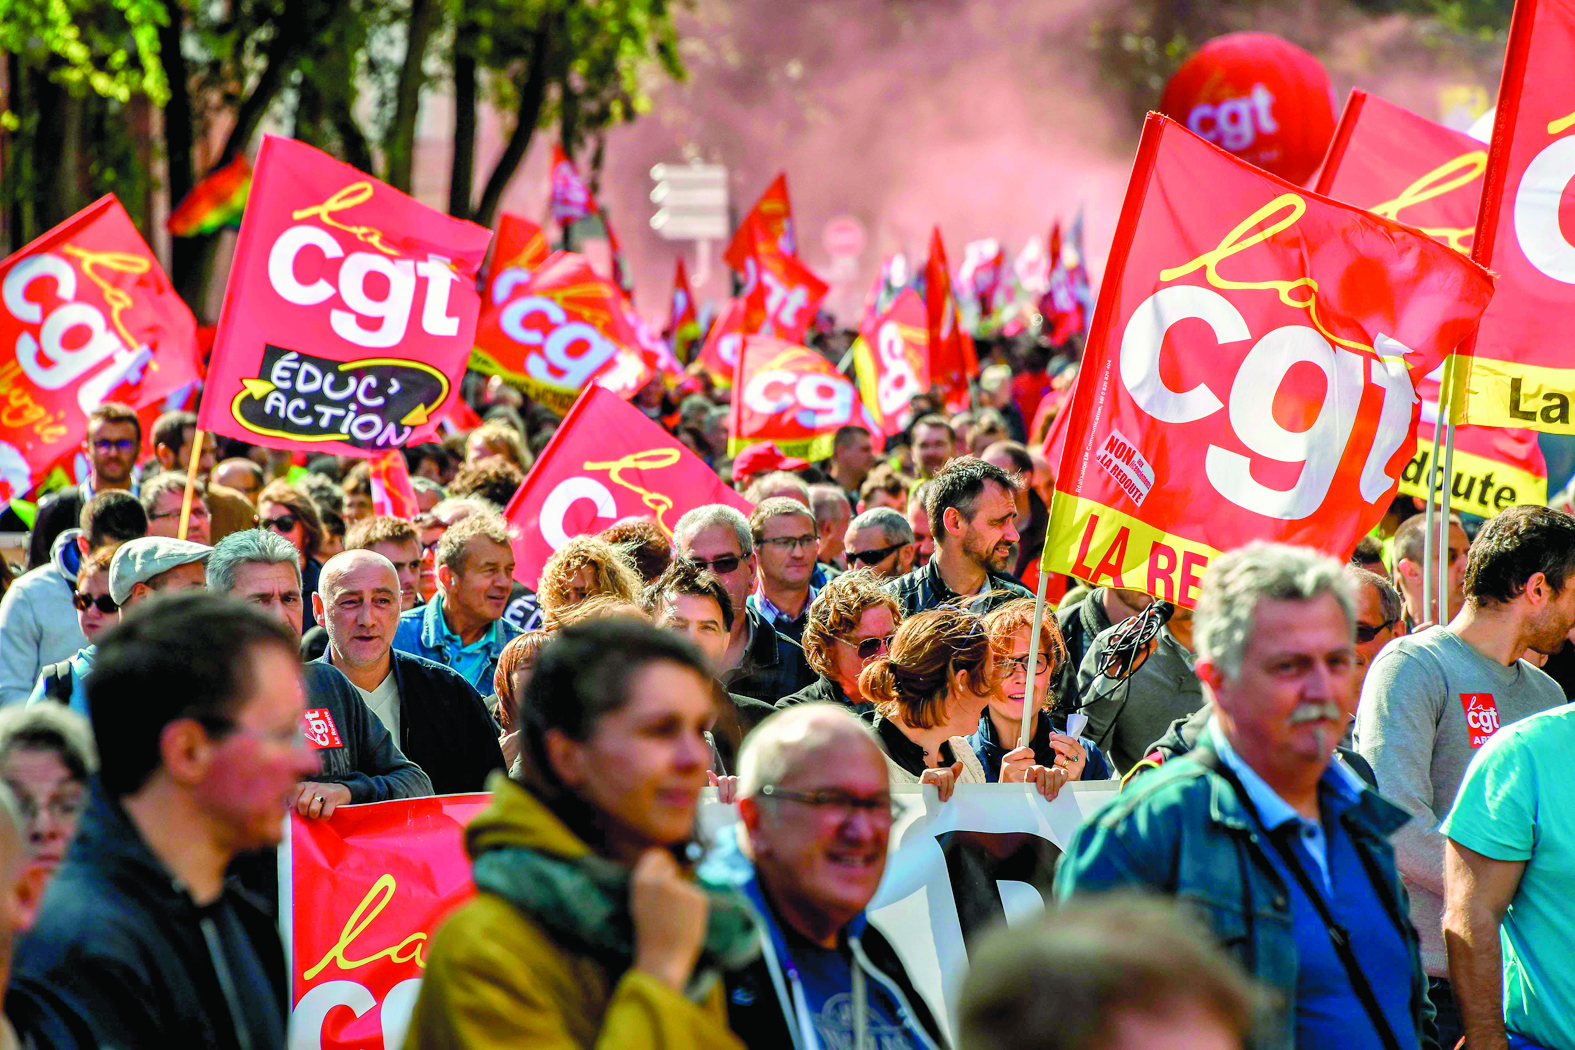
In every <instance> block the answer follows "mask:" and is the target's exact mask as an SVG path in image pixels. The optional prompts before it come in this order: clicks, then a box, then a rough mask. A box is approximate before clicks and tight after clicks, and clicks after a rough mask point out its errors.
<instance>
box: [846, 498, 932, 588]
mask: <svg viewBox="0 0 1575 1050" xmlns="http://www.w3.org/2000/svg"><path fill="white" fill-rule="evenodd" d="M843 546H844V552H845V553H846V554H847V556H848V568H849V569H868V570H870V572H872V573H874V574H875V577H876V578H877V579H880V580H895V579H896V578H897V577H899V576H902V575H905V574H907V573H909V572H912V571H913V552H914V546H915V544H914V539H913V526H912V525H909V524H908V519H907V518H905V517H903V516H902V514H901V513H899V512H898V511H895V510H892V509H891V508H890V507H876V508H874V509H873V510H867V511H865V512H864V513H863V514H860V515H859V516H858V517H856V518H854V519H853V521H852V523H850V524H849V525H848V535H847V539H846V541H845V542H844V545H843Z"/></svg>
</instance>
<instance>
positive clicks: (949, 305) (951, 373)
mask: <svg viewBox="0 0 1575 1050" xmlns="http://www.w3.org/2000/svg"><path fill="white" fill-rule="evenodd" d="M924 300H925V311H926V313H927V314H928V316H929V329H930V382H931V383H932V384H935V385H938V386H939V387H940V388H941V393H942V395H943V396H944V397H945V400H946V408H947V411H950V412H961V411H962V410H963V409H965V408H967V407H968V404H969V397H968V378H969V377H970V376H975V375H978V374H979V358H978V355H977V354H975V353H974V349H973V338H972V337H971V336H969V334H968V333H967V332H964V331H963V330H962V328H961V326H960V325H958V323H957V297H956V296H954V295H953V294H952V272H951V270H950V269H949V268H948V267H947V265H946V246H945V245H944V244H942V243H941V228H940V227H939V226H937V227H935V229H934V231H933V232H932V233H931V234H930V257H929V259H928V260H927V261H926V262H925V264H924Z"/></svg>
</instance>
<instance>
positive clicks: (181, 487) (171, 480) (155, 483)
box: [137, 470, 208, 518]
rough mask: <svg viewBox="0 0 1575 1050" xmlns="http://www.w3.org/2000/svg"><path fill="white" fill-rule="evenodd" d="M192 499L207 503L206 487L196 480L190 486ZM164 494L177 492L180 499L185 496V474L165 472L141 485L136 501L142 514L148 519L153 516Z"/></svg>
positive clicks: (182, 472)
mask: <svg viewBox="0 0 1575 1050" xmlns="http://www.w3.org/2000/svg"><path fill="white" fill-rule="evenodd" d="M191 491H192V497H193V498H194V499H200V500H202V501H203V503H204V504H206V503H207V501H208V486H207V484H206V483H205V482H204V481H203V480H202V479H201V478H198V479H197V481H196V483H195V484H193V485H192V489H191ZM166 492H178V493H180V494H181V496H182V497H184V496H185V494H186V474H185V472H184V471H179V470H166V471H164V472H163V473H161V474H158V475H156V476H154V477H152V478H150V479H148V480H147V481H144V482H143V483H142V487H141V488H140V489H138V490H137V500H138V502H140V503H141V504H142V512H143V513H144V514H146V515H148V517H150V518H151V517H152V516H153V508H154V507H156V506H158V502H159V497H160V496H162V495H164V493H166Z"/></svg>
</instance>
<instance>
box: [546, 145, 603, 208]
mask: <svg viewBox="0 0 1575 1050" xmlns="http://www.w3.org/2000/svg"><path fill="white" fill-rule="evenodd" d="M551 207H552V217H553V218H554V219H556V220H557V221H558V224H559V225H561V226H567V225H568V224H569V223H571V222H578V221H579V220H581V219H585V218H589V217H590V216H592V215H595V214H596V212H597V208H596V198H595V197H592V196H591V188H590V187H589V186H587V185H586V184H585V180H584V179H582V178H580V173H579V170H578V169H576V168H575V166H574V162H573V161H572V160H570V159H569V155H568V154H567V153H565V152H563V146H562V145H561V144H560V143H556V142H555V143H553V146H552V205H551Z"/></svg>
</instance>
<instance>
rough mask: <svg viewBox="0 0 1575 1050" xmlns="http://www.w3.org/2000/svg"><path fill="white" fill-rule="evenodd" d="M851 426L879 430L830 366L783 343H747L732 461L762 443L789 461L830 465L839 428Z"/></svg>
mask: <svg viewBox="0 0 1575 1050" xmlns="http://www.w3.org/2000/svg"><path fill="white" fill-rule="evenodd" d="M849 423H859V424H861V425H863V426H866V427H869V428H870V430H871V431H874V430H875V429H876V426H875V424H874V421H873V420H872V419H870V417H869V415H868V413H866V412H865V411H864V406H863V405H862V404H861V403H860V401H859V395H858V391H857V390H855V389H854V388H853V383H852V382H851V381H849V379H848V378H847V377H846V376H844V375H842V373H840V372H838V371H837V370H836V369H835V368H834V367H832V364H831V362H829V361H827V360H826V359H825V358H824V357H821V356H820V355H819V354H817V353H815V351H813V350H811V349H809V348H808V347H805V346H796V345H794V344H793V343H789V342H787V341H786V340H783V339H774V338H772V337H771V336H768V335H748V336H745V337H744V343H743V347H742V348H741V349H740V351H739V355H738V377H737V381H736V383H735V388H734V391H733V403H732V413H731V415H730V416H729V424H728V441H727V450H728V454H729V455H737V454H738V452H739V451H740V450H741V449H743V448H745V447H746V446H748V445H752V444H754V443H755V442H757V441H772V442H775V443H776V446H777V447H778V448H780V449H781V450H782V451H783V452H784V453H785V454H786V455H789V456H799V457H802V458H804V459H809V460H816V459H825V458H826V457H827V456H829V455H831V441H832V437H833V436H834V435H835V434H836V432H837V428H838V427H844V426H847V425H848V424H849Z"/></svg>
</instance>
